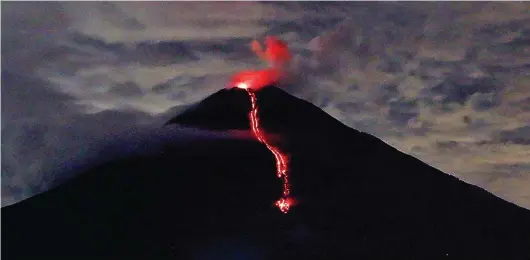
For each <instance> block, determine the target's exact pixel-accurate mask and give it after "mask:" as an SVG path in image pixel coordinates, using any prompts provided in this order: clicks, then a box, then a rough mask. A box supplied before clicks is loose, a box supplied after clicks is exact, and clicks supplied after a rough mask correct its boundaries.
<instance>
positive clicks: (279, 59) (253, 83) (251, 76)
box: [230, 36, 293, 213]
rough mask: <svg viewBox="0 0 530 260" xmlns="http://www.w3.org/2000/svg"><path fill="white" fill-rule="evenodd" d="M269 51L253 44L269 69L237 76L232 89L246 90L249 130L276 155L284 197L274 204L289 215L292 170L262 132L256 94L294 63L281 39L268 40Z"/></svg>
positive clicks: (285, 159) (276, 80) (253, 48)
mask: <svg viewBox="0 0 530 260" xmlns="http://www.w3.org/2000/svg"><path fill="white" fill-rule="evenodd" d="M265 44H266V46H267V49H266V50H265V51H263V50H262V48H261V45H260V44H259V42H257V41H253V42H252V50H253V51H254V52H255V53H256V54H257V55H258V56H259V57H260V58H262V59H263V60H265V61H266V62H267V63H268V64H269V66H270V68H268V69H263V70H247V71H242V72H239V73H237V74H236V75H234V76H233V77H232V80H231V81H230V87H237V88H241V89H244V90H246V91H247V93H248V95H249V97H250V102H251V109H250V113H249V121H250V129H251V130H252V133H253V134H254V136H255V137H256V139H258V141H260V142H261V143H263V144H264V145H265V146H266V147H267V149H269V151H271V153H272V154H273V155H274V159H275V160H276V175H277V176H278V178H281V179H282V181H283V194H282V197H281V198H280V199H279V200H278V201H276V203H275V205H276V206H277V207H278V208H279V209H280V211H281V212H283V213H287V212H288V211H289V209H290V208H291V205H292V203H293V199H292V198H290V197H289V195H290V192H291V190H290V184H289V175H288V171H289V167H288V158H287V155H285V154H283V153H282V152H281V151H280V150H279V149H278V148H277V147H275V146H273V145H271V144H270V143H269V142H268V141H267V139H266V138H265V135H264V133H263V131H262V130H261V129H260V127H259V117H258V114H259V113H258V112H259V111H258V99H257V97H256V94H255V91H257V90H259V89H261V88H263V87H265V86H267V85H271V84H273V83H277V82H278V81H279V80H280V79H281V77H282V75H283V69H284V68H285V66H286V65H287V64H288V63H289V61H290V60H291V53H290V52H289V49H288V48H287V44H285V43H284V42H282V41H281V40H279V39H277V38H275V37H272V36H269V37H267V38H266V40H265Z"/></svg>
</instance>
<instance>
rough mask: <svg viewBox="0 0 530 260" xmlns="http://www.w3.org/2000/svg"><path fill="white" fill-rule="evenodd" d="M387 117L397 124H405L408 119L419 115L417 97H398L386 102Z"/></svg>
mask: <svg viewBox="0 0 530 260" xmlns="http://www.w3.org/2000/svg"><path fill="white" fill-rule="evenodd" d="M388 108H389V110H388V119H390V120H392V121H394V122H395V123H397V124H398V125H405V124H407V122H409V120H410V119H412V118H414V117H416V116H418V115H419V107H418V100H417V99H405V98H399V99H395V100H391V101H390V102H389V103H388Z"/></svg>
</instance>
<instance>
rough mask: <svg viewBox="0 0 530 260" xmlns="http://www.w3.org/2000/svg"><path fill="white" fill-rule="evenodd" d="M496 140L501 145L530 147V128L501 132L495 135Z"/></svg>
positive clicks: (523, 127) (524, 127)
mask: <svg viewBox="0 0 530 260" xmlns="http://www.w3.org/2000/svg"><path fill="white" fill-rule="evenodd" d="M494 139H495V140H496V141H497V142H500V143H513V144H521V145H530V126H529V125H527V126H522V127H518V128H515V129H511V130H503V131H500V132H499V133H498V134H496V135H495V137H494Z"/></svg>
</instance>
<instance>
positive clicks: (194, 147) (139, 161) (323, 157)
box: [2, 87, 530, 259]
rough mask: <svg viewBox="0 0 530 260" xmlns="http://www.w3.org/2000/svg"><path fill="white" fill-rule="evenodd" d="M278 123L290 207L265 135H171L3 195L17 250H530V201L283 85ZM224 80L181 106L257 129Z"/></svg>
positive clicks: (453, 254)
mask: <svg viewBox="0 0 530 260" xmlns="http://www.w3.org/2000/svg"><path fill="white" fill-rule="evenodd" d="M257 95H258V101H259V105H260V112H261V113H260V118H261V122H262V125H263V126H264V128H265V129H267V131H269V132H271V133H274V134H276V135H281V139H279V140H280V143H279V144H280V146H281V147H282V148H283V149H284V150H286V151H287V152H288V153H289V154H290V156H291V158H290V159H291V170H292V171H291V183H292V185H293V186H292V189H293V196H294V197H295V198H296V199H297V201H298V204H297V205H295V207H293V209H292V210H291V211H290V212H289V214H287V215H284V214H282V213H281V212H280V211H279V210H278V209H277V208H275V207H274V205H273V202H274V201H275V200H276V199H277V198H278V197H279V195H280V194H281V182H280V180H279V179H277V178H276V177H275V173H274V160H273V157H272V155H271V154H270V153H269V152H268V150H267V149H266V148H265V147H264V146H263V145H261V144H259V143H258V142H256V141H253V140H240V139H238V138H234V139H233V140H209V141H194V142H191V143H188V144H178V145H177V144H172V143H167V145H166V146H164V147H162V148H160V149H159V150H157V151H155V152H153V153H152V154H149V155H143V156H131V157H129V158H126V159H121V160H117V161H113V162H111V163H107V164H103V165H98V166H95V167H93V168H92V169H91V170H89V171H88V172H86V173H85V174H83V175H82V176H80V177H78V178H77V179H75V180H73V181H71V182H69V183H67V184H65V185H62V186H60V187H58V188H56V189H54V190H51V191H49V192H46V193H43V194H41V195H38V196H35V197H33V198H31V199H28V200H25V201H23V202H20V203H18V204H15V205H12V206H9V207H5V208H3V209H2V242H3V244H2V249H3V250H2V256H3V257H5V259H22V258H29V257H55V258H64V259H67V258H68V259H76V258H87V257H99V258H111V257H114V258H126V257H137V258H138V257H140V258H146V259H159V258H168V259H170V258H171V259H175V258H176V259H374V258H375V259H380V258H383V259H433V258H434V259H437V258H441V257H444V258H445V259H463V258H466V259H529V258H530V211H528V210H526V209H523V208H520V207H518V206H516V205H513V204H511V203H508V202H506V201H503V200H501V199H499V198H497V197H495V196H493V195H492V194H490V193H488V192H487V191H485V190H483V189H481V188H478V187H475V186H472V185H469V184H467V183H464V182H461V181H460V180H458V179H456V178H454V177H452V176H450V175H447V174H444V173H442V172H440V171H438V170H436V169H434V168H432V167H430V166H428V165H426V164H424V163H422V162H421V161H419V160H417V159H415V158H413V157H411V156H408V155H406V154H403V153H401V152H399V151H397V150H396V149H394V148H392V147H390V146H388V145H386V144H385V143H384V142H382V141H380V140H378V139H376V138H375V137H373V136H370V135H368V134H365V133H360V132H358V131H356V130H353V129H350V128H348V127H346V126H345V125H343V124H342V123H340V122H338V121H337V120H335V119H333V118H332V117H330V116H328V115H327V114H326V113H324V112H323V111H321V110H320V109H318V108H317V107H315V106H313V105H311V104H310V103H308V102H306V101H303V100H300V99H297V98H295V97H292V96H290V95H288V94H287V93H285V92H283V91H282V90H279V89H277V88H274V87H267V88H265V89H263V90H261V91H260V92H259V93H258V94H257ZM248 110H249V101H248V97H247V96H246V93H244V92H243V91H241V90H237V89H232V90H221V91H219V92H218V93H216V94H213V95H212V96H210V97H208V98H206V99H205V100H204V101H203V102H201V103H199V104H197V105H196V106H194V107H193V108H191V109H189V110H187V111H185V112H184V113H183V114H181V115H179V116H177V117H175V118H173V119H172V120H171V121H170V122H169V124H168V125H166V126H165V127H174V126H173V124H181V125H188V126H195V127H200V128H204V129H219V130H220V129H222V130H226V129H248V119H247V113H248Z"/></svg>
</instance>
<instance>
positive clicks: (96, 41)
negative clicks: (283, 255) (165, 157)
mask: <svg viewBox="0 0 530 260" xmlns="http://www.w3.org/2000/svg"><path fill="white" fill-rule="evenodd" d="M1 5H2V29H3V30H2V202H3V203H12V202H14V201H18V200H20V199H22V198H25V197H28V196H31V195H33V194H35V193H38V192H41V191H43V190H45V189H46V188H47V187H48V186H49V185H50V184H51V183H54V182H55V183H57V182H61V180H62V179H64V177H65V176H57V175H54V174H53V173H51V170H52V169H54V167H57V165H61V164H62V163H63V162H64V161H67V160H69V158H71V156H73V155H76V156H77V155H79V156H82V155H83V154H84V153H90V151H93V150H94V149H95V150H97V149H98V148H97V147H98V146H99V145H100V143H101V140H103V139H108V137H109V136H114V135H115V134H116V133H119V132H120V131H125V130H130V129H131V127H132V126H136V127H138V128H149V127H156V126H158V125H159V124H161V122H163V120H164V119H165V118H167V117H168V116H171V115H172V114H173V113H174V112H176V111H178V110H179V109H180V108H182V107H183V106H185V105H188V104H191V103H194V102H196V101H199V100H201V99H202V98H204V97H206V96H207V95H209V94H211V93H213V92H215V91H217V90H218V89H220V88H222V87H224V84H225V82H226V81H227V79H228V78H229V77H230V76H231V74H233V73H234V72H236V71H238V70H241V69H244V68H248V67H250V66H256V65H258V64H259V61H258V60H257V59H256V58H255V57H254V56H253V54H252V53H251V51H250V49H249V43H250V40H251V39H252V38H262V37H263V36H265V35H278V36H279V37H280V38H282V39H284V40H286V41H287V42H288V43H289V44H290V46H291V47H292V49H293V51H294V52H295V53H296V57H295V65H294V68H293V75H294V76H296V77H295V78H296V80H297V82H298V84H297V85H296V86H295V87H290V88H288V89H287V90H288V91H289V92H291V93H292V94H294V95H297V96H299V97H302V98H305V99H307V100H310V101H311V102H313V103H314V104H315V105H318V106H320V107H321V108H323V109H324V110H325V111H326V112H328V113H330V114H331V115H332V116H334V117H336V118H338V119H340V120H341V121H343V122H345V123H346V124H348V125H350V126H352V127H354V128H357V129H359V130H362V131H366V132H368V133H371V134H374V135H376V136H378V137H379V138H381V139H383V140H385V141H386V142H388V143H389V144H391V145H393V146H395V147H397V148H399V149H400V150H402V151H404V152H407V153H410V154H412V155H414V156H416V157H418V158H420V159H421V160H423V161H425V162H428V163H429V164H431V165H433V166H435V167H437V168H439V169H441V170H443V171H445V172H447V173H450V174H454V175H456V176H458V177H460V178H462V179H464V180H466V181H468V182H471V183H474V184H477V185H479V186H481V187H484V188H486V189H488V190H490V191H492V192H493V193H495V194H497V195H499V196H501V197H503V198H505V199H507V200H509V201H512V202H515V203H517V204H518V205H521V206H524V207H527V208H530V73H529V71H530V70H529V68H530V44H529V43H530V41H529V39H530V4H529V3H517V2H503V3H500V2H498V3H478V2H473V3H472V2H462V3H455V2H453V3H448V2H447V3H445V2H430V3H401V2H370V3H361V2H334V3H332V2H328V3H316V2H283V3H272V2H268V3H258V2H223V3H220V2H215V3H214V2H212V3H207V2H128V3H127V2H114V3H113V2H8V3H6V2H2V4H1ZM346 18H348V19H347V20H346ZM318 36H320V37H318ZM316 37H318V38H316ZM315 38H316V39H315ZM168 109H169V110H168Z"/></svg>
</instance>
